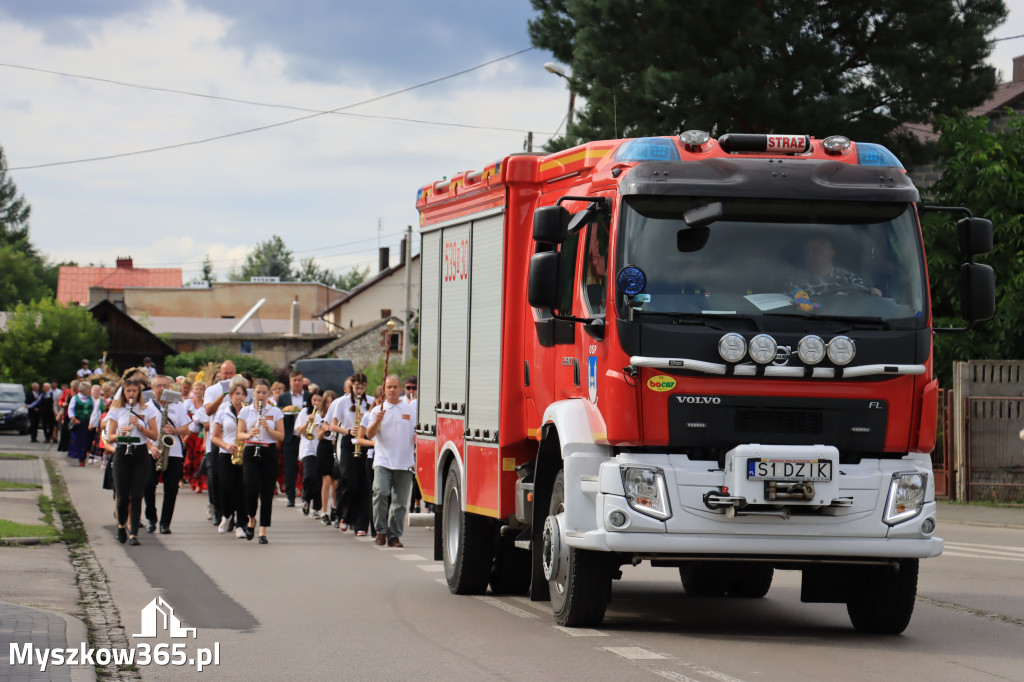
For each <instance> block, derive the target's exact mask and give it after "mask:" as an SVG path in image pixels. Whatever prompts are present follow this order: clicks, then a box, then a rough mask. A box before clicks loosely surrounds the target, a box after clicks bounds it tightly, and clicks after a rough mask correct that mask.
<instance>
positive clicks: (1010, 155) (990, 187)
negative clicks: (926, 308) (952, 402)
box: [923, 111, 1024, 386]
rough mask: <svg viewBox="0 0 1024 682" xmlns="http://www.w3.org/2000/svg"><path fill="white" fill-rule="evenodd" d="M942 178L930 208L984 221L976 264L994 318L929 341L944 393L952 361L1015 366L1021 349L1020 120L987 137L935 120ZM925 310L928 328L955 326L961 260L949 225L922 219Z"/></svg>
mask: <svg viewBox="0 0 1024 682" xmlns="http://www.w3.org/2000/svg"><path fill="white" fill-rule="evenodd" d="M938 129H939V131H940V133H941V138H940V140H939V153H940V155H941V161H940V164H939V167H940V168H941V169H942V172H943V173H942V178H941V179H940V180H939V181H938V182H937V183H936V184H935V186H934V187H933V188H932V189H933V192H934V201H935V203H938V204H942V205H946V206H965V207H967V208H969V209H970V210H971V211H972V212H973V213H974V215H975V216H977V217H980V218H988V219H989V220H991V221H992V224H993V229H994V233H995V239H994V242H995V244H994V249H993V251H992V253H991V254H989V255H987V256H982V257H980V258H979V259H978V260H979V261H980V262H984V263H986V264H988V265H991V266H992V267H993V268H994V269H995V271H996V314H995V317H994V318H993V319H991V320H989V321H988V322H981V323H979V324H978V326H977V327H976V328H975V329H973V330H971V331H969V332H963V333H957V334H937V335H936V336H935V371H936V373H938V374H939V376H940V380H941V381H942V383H943V385H945V386H950V385H951V384H950V380H951V378H952V365H953V361H954V360H967V359H971V358H983V359H992V360H1001V359H1012V358H1019V357H1020V353H1021V348H1024V189H1022V188H1024V118H1022V117H1021V116H1020V115H1019V114H1015V113H1013V112H1010V111H1008V118H1007V123H1006V126H1005V127H1004V128H1003V129H1002V130H1000V131H996V132H992V131H990V130H989V121H988V119H986V118H983V117H977V118H971V117H969V116H967V115H965V114H958V115H957V116H952V117H949V116H944V117H940V118H939V128H938ZM923 222H924V224H923V229H924V236H925V249H926V253H927V254H928V270H929V281H930V283H931V290H932V309H933V313H934V315H935V317H936V323H935V326H936V327H940V326H962V325H963V321H962V320H961V319H960V292H959V284H960V264H961V263H962V262H964V261H965V260H966V258H965V257H964V256H963V255H961V253H960V250H959V247H958V241H957V231H956V226H955V224H954V223H955V221H954V220H951V219H950V217H949V216H948V215H945V216H942V215H934V214H932V215H928V216H926V218H925V220H924V221H923Z"/></svg>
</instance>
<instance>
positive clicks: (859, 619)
mask: <svg viewBox="0 0 1024 682" xmlns="http://www.w3.org/2000/svg"><path fill="white" fill-rule="evenodd" d="M917 573H918V560H917V559H902V560H900V562H899V565H898V566H897V567H896V568H895V569H893V568H890V567H888V566H866V567H864V568H863V569H861V571H860V572H859V575H858V578H857V580H856V581H855V582H854V584H853V585H851V588H850V596H849V600H848V601H847V602H846V612H847V613H848V614H850V622H852V623H853V627H854V628H856V629H857V630H859V631H861V632H871V633H874V634H881V635H898V634H900V633H901V632H903V631H904V630H906V629H907V625H909V624H910V617H911V616H912V615H913V613H914V600H915V599H916V598H917Z"/></svg>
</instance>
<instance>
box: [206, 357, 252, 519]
mask: <svg viewBox="0 0 1024 682" xmlns="http://www.w3.org/2000/svg"><path fill="white" fill-rule="evenodd" d="M247 384H248V382H247V381H246V380H245V377H241V376H236V377H234V378H233V379H232V380H231V387H230V388H229V389H228V398H229V399H230V403H228V407H227V409H222V410H220V411H219V412H217V414H216V415H215V416H214V421H213V422H212V424H213V426H211V427H210V428H211V435H210V437H211V439H212V440H213V444H214V445H215V446H217V480H218V481H219V483H220V485H219V486H218V493H219V499H220V501H219V502H218V503H217V507H218V508H219V509H220V510H221V514H222V515H223V516H222V518H221V522H220V525H219V526H218V527H217V531H218V532H219V533H230V532H231V531H232V529H234V530H235V535H237V536H238V537H240V538H244V537H245V532H244V531H243V530H242V528H243V527H244V526H245V524H246V521H247V520H248V518H249V515H248V512H247V511H246V506H245V484H244V480H243V474H242V467H241V466H239V465H238V464H236V463H235V462H237V461H238V454H239V453H238V447H239V446H238V439H237V435H238V417H239V415H241V413H242V409H243V408H244V407H245V401H246V399H247V398H248V385H247Z"/></svg>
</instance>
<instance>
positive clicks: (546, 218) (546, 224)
mask: <svg viewBox="0 0 1024 682" xmlns="http://www.w3.org/2000/svg"><path fill="white" fill-rule="evenodd" d="M568 227H569V211H567V210H566V209H565V207H563V206H561V205H558V206H544V207H543V208H538V209H537V210H536V211H534V213H533V241H535V242H539V243H541V244H561V243H562V242H564V241H565V237H566V235H567V234H568Z"/></svg>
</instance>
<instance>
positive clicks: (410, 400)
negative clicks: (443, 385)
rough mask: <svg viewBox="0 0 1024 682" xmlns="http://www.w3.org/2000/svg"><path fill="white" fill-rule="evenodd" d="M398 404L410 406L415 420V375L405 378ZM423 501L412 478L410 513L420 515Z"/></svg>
mask: <svg viewBox="0 0 1024 682" xmlns="http://www.w3.org/2000/svg"><path fill="white" fill-rule="evenodd" d="M399 402H402V403H405V404H406V405H411V406H412V410H413V419H415V418H416V417H415V415H416V410H417V403H416V375H415V374H413V375H410V376H407V377H406V378H405V393H403V394H402V397H401V398H400V399H399ZM422 501H423V494H422V493H421V492H420V483H419V481H417V480H416V477H415V476H413V477H412V502H411V504H412V513H413V514H419V513H420V502H422ZM427 511H433V510H432V509H431V505H429V504H428V505H427Z"/></svg>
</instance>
